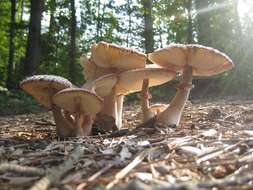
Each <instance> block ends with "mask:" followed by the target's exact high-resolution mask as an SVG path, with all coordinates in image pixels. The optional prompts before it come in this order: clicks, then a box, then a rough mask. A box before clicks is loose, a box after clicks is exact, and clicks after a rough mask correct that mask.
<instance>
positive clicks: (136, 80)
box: [116, 67, 176, 95]
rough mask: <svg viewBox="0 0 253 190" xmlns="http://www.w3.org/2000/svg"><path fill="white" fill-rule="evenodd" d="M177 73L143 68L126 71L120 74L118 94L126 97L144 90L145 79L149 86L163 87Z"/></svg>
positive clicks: (161, 69)
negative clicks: (147, 80)
mask: <svg viewBox="0 0 253 190" xmlns="http://www.w3.org/2000/svg"><path fill="white" fill-rule="evenodd" d="M175 75H176V73H175V72H174V71H170V70H168V69H165V68H152V67H150V68H143V69H134V70H129V71H125V72H122V73H120V74H119V77H118V82H117V84H116V93H117V94H118V95H119V94H122V95H126V94H129V93H132V92H138V91H140V90H141V89H142V82H143V80H144V79H149V86H150V87H152V86H157V85H161V84H163V83H165V82H168V81H170V80H172V79H173V78H174V77H175Z"/></svg>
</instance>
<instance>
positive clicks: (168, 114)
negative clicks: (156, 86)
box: [156, 66, 192, 125]
mask: <svg viewBox="0 0 253 190" xmlns="http://www.w3.org/2000/svg"><path fill="white" fill-rule="evenodd" d="M191 88H192V67H191V66H186V67H185V68H184V71H183V74H182V79H181V81H180V84H179V85H178V88H177V93H176V95H175V97H174V98H173V99H172V101H171V103H170V106H169V107H168V108H167V109H166V110H164V111H163V112H161V113H160V114H158V116H157V121H156V122H157V123H163V124H166V125H178V124H179V122H180V118H181V115H182V111H183V109H184V106H185V104H186V101H187V99H188V97H189V94H190V91H191Z"/></svg>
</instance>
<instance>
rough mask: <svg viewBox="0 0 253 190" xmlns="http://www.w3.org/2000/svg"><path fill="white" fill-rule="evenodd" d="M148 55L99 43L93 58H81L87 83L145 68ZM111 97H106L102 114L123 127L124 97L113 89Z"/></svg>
mask: <svg viewBox="0 0 253 190" xmlns="http://www.w3.org/2000/svg"><path fill="white" fill-rule="evenodd" d="M145 62H146V55H145V54H143V53H141V52H138V51H136V50H133V49H129V48H122V47H120V46H117V45H114V44H109V43H106V42H99V43H98V44H95V45H93V46H92V50H91V57H90V58H87V57H86V56H85V55H82V56H81V63H82V65H83V68H84V75H85V79H86V80H87V81H91V80H94V79H96V78H98V77H101V76H102V75H104V74H109V73H115V74H119V73H121V72H124V71H127V70H131V69H136V68H144V67H145V64H146V63H145ZM112 91H113V92H111V94H110V95H108V96H107V97H104V104H105V105H104V108H103V109H102V111H101V112H102V113H105V114H108V115H110V116H113V117H114V118H115V119H116V124H117V125H119V126H120V125H121V124H120V123H121V121H120V120H119V121H118V119H117V118H121V116H122V108H123V101H124V96H123V95H115V93H116V92H115V89H112Z"/></svg>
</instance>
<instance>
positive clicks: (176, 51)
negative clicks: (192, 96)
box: [148, 44, 233, 125]
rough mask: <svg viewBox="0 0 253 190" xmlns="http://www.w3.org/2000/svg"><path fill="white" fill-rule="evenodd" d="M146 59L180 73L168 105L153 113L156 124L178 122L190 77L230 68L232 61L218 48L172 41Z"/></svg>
mask: <svg viewBox="0 0 253 190" xmlns="http://www.w3.org/2000/svg"><path fill="white" fill-rule="evenodd" d="M148 59H149V60H150V61H151V62H153V63H155V64H158V65H160V66H162V67H165V68H169V69H172V70H174V71H180V72H182V78H181V81H180V83H179V85H178V86H177V93H176V95H175V97H174V98H173V100H172V101H171V104H170V106H169V107H168V108H166V109H165V110H164V111H163V112H161V113H159V114H158V115H157V121H156V122H157V123H163V124H167V125H173V124H175V125H178V124H179V122H180V118H181V114H182V111H183V109H184V106H185V103H186V101H187V99H188V96H189V93H190V90H191V88H192V76H212V75H216V74H219V73H222V72H224V71H227V70H229V69H231V68H232V67H233V62H232V60H231V59H230V58H229V57H228V56H227V55H225V54H224V53H221V52H220V51H218V50H216V49H213V48H210V47H205V46H202V45H195V44H194V45H193V44H189V45H182V44H172V45H169V46H168V47H166V48H163V49H159V50H156V51H155V52H153V53H150V54H148Z"/></svg>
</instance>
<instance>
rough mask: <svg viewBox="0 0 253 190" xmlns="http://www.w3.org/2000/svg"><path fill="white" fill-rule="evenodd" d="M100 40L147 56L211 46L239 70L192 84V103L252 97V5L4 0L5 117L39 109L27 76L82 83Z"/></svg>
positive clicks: (162, 96) (0, 48)
mask: <svg viewBox="0 0 253 190" xmlns="http://www.w3.org/2000/svg"><path fill="white" fill-rule="evenodd" d="M99 41H106V42H109V43H114V44H118V45H120V46H124V47H130V48H136V49H138V50H140V51H143V52H152V51H154V50H156V49H158V48H162V47H166V45H168V44H170V43H198V44H202V45H206V46H211V47H214V48H216V49H219V50H220V51H223V52H225V53H226V54H228V55H229V56H230V57H231V58H232V60H233V61H234V63H235V68H234V69H233V70H231V71H229V72H227V73H224V74H222V75H218V76H215V77H212V78H202V79H200V78H198V79H195V81H194V83H195V86H196V87H195V88H194V89H193V90H192V93H191V99H207V98H211V99H217V98H231V97H232V98H244V99H245V98H250V97H253V96H252V93H253V65H252V60H253V43H252V42H253V2H252V0H0V114H5V113H10V110H11V113H13V112H16V113H20V112H23V111H28V110H30V109H31V108H32V109H33V108H36V104H35V103H34V102H33V101H32V99H31V98H30V97H28V96H27V95H26V94H25V93H23V92H22V91H21V90H20V89H19V82H20V81H21V80H22V79H24V78H25V77H26V76H30V75H33V74H55V75H60V76H63V77H66V78H68V79H69V80H70V81H72V82H73V83H75V84H79V85H81V84H83V83H84V78H83V76H82V68H81V66H80V64H79V58H80V55H81V54H82V53H86V54H87V53H88V52H89V51H90V48H91V46H92V44H94V43H96V42H99ZM175 83H176V82H175V81H172V82H170V83H168V84H165V85H162V86H161V87H159V88H155V89H152V93H153V97H154V100H157V101H161V100H167V101H168V96H172V95H173V93H174V91H175V90H174V84H175ZM131 99H136V96H131V97H130V98H128V100H131Z"/></svg>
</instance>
